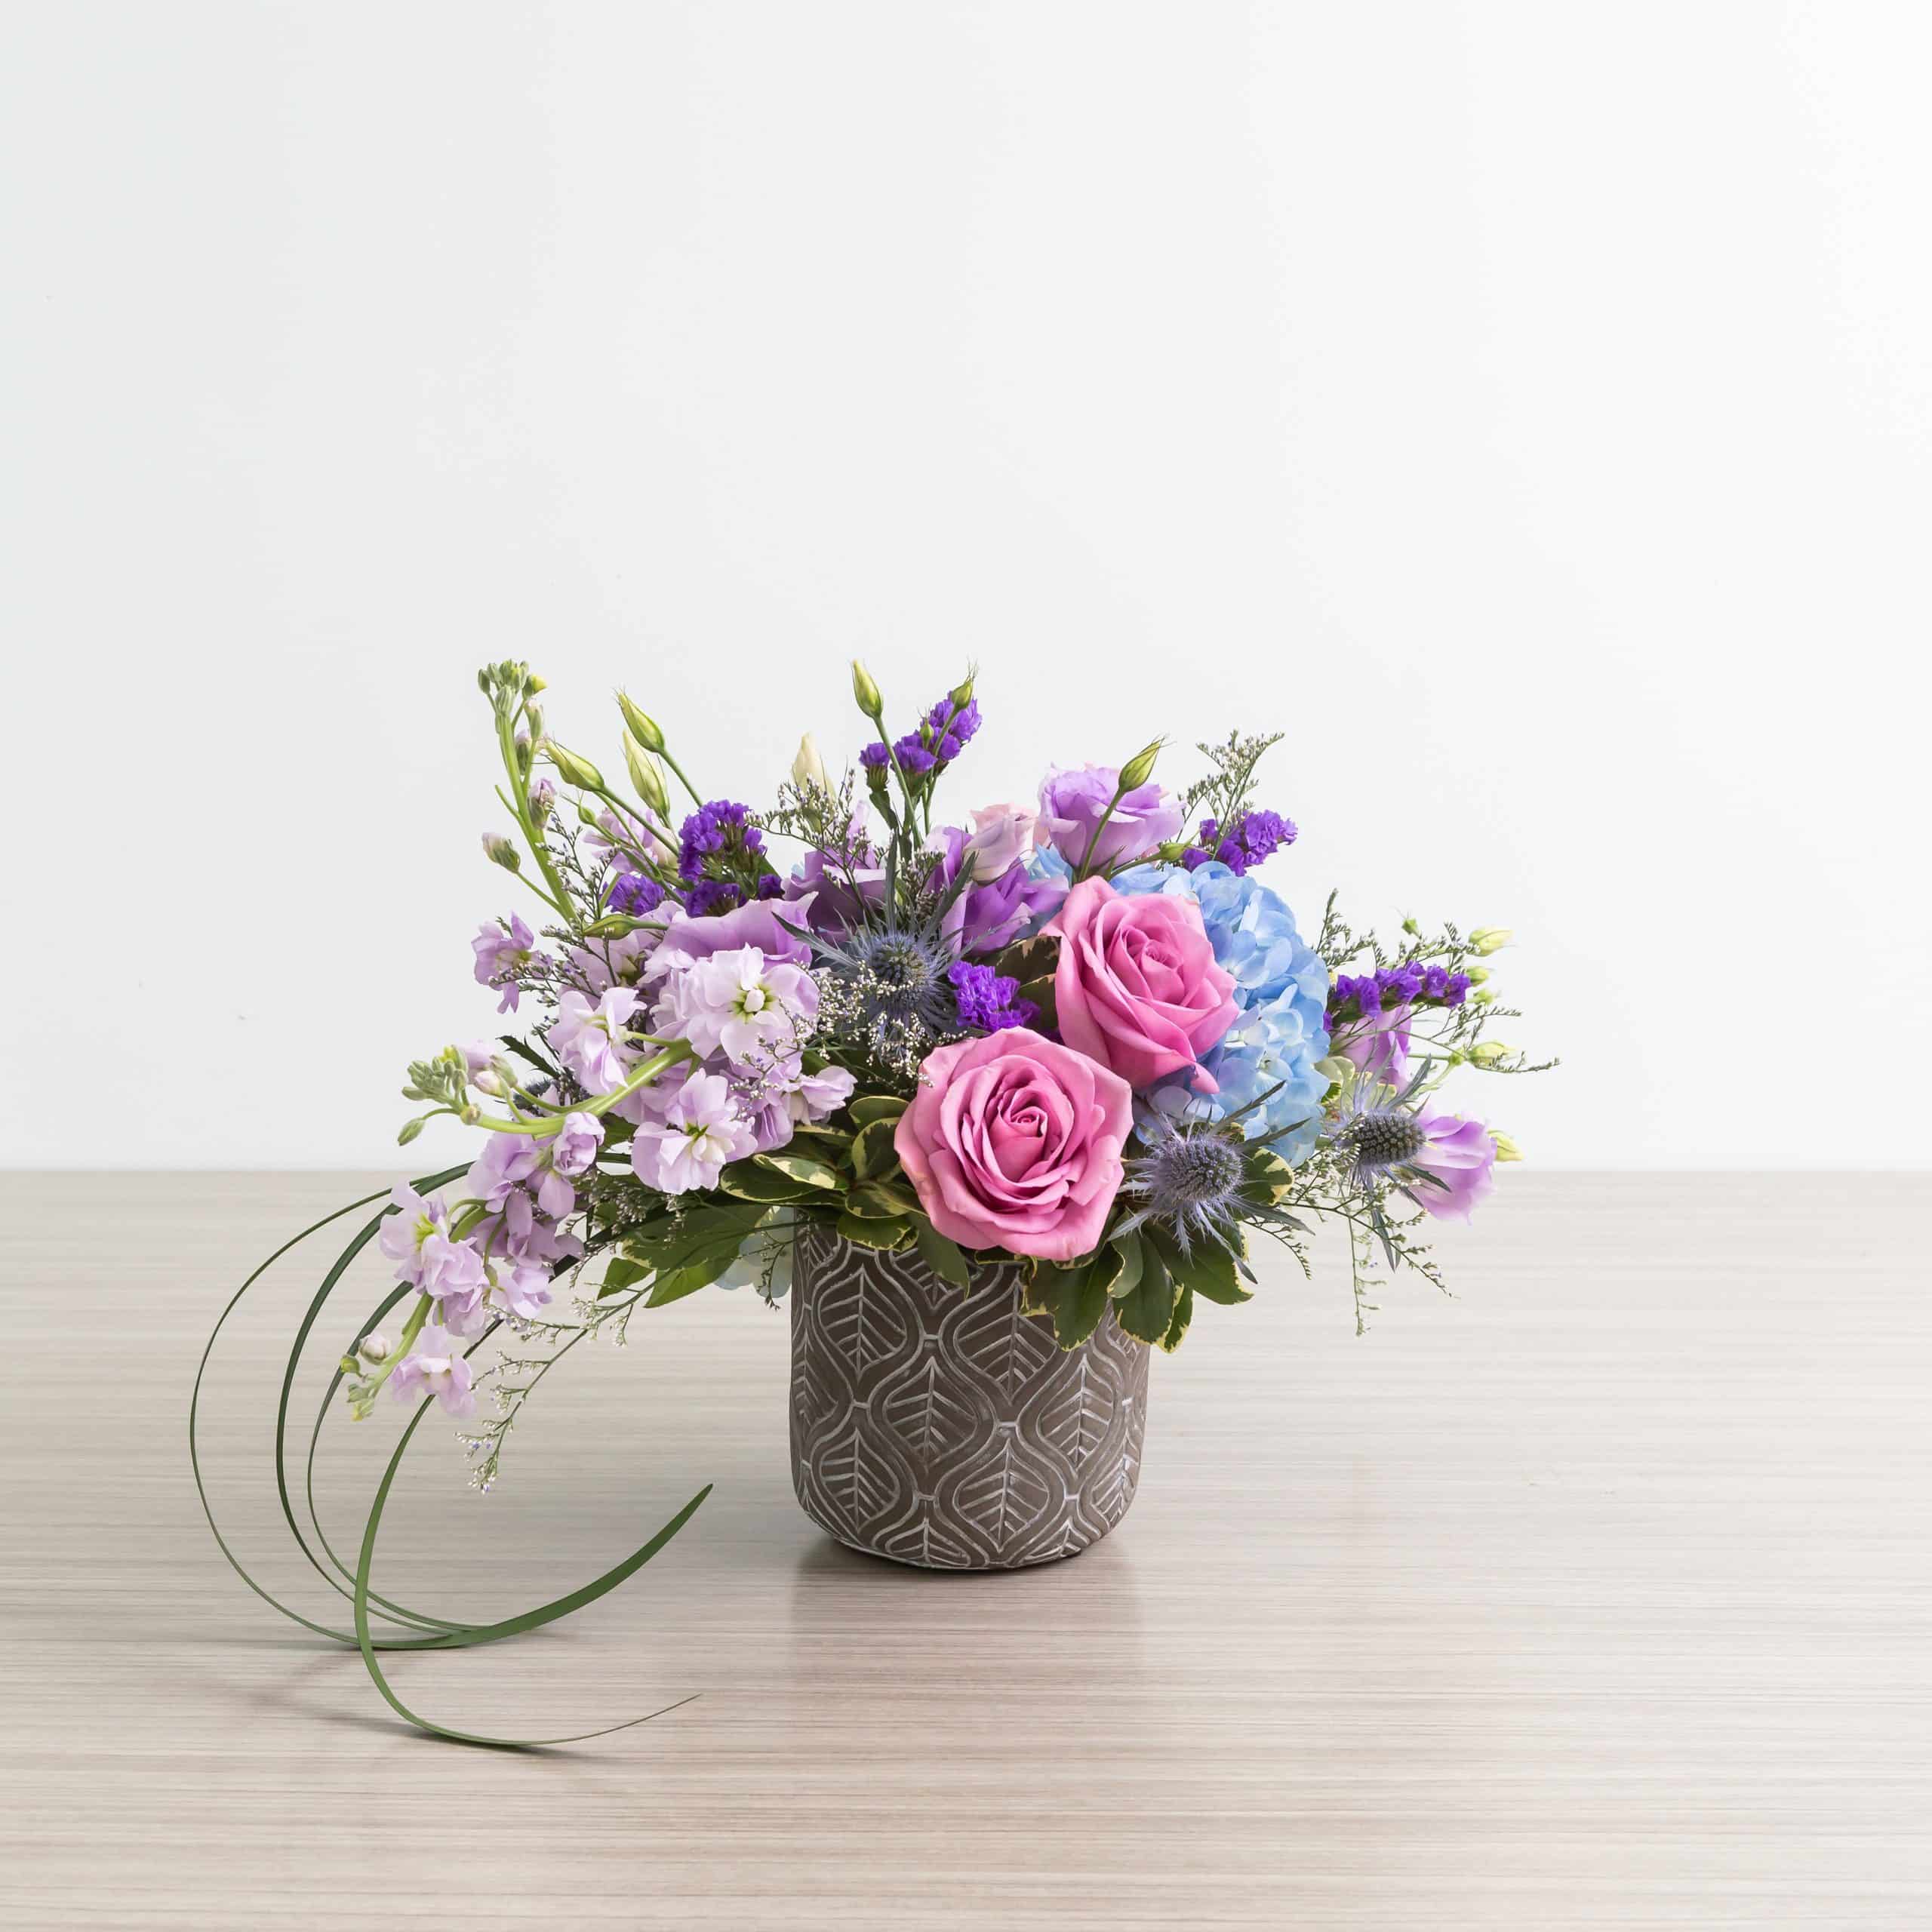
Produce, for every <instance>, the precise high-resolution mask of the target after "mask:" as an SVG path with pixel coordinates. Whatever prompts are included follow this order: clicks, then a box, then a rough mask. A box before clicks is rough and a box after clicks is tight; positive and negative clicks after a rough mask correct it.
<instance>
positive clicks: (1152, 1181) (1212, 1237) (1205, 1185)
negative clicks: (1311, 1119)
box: [1119, 1111, 1251, 1254]
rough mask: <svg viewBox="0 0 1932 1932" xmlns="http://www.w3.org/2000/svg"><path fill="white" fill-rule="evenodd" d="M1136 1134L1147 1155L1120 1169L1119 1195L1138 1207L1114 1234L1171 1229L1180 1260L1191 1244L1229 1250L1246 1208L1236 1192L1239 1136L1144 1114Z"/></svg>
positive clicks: (1242, 1172)
mask: <svg viewBox="0 0 1932 1932" xmlns="http://www.w3.org/2000/svg"><path fill="white" fill-rule="evenodd" d="M1140 1136H1141V1139H1142V1140H1143V1143H1144V1144H1145V1145H1146V1149H1147V1151H1146V1153H1144V1154H1138V1155H1135V1156H1134V1158H1132V1159H1131V1160H1130V1161H1127V1162H1126V1163H1125V1167H1126V1178H1125V1179H1124V1180H1123V1181H1122V1182H1121V1192H1122V1193H1123V1194H1128V1195H1133V1196H1134V1198H1135V1199H1136V1201H1137V1207H1135V1210H1134V1213H1133V1214H1131V1215H1130V1216H1129V1217H1128V1218H1127V1220H1125V1221H1124V1222H1122V1223H1121V1227H1120V1229H1119V1232H1121V1233H1123V1234H1127V1233H1131V1232H1133V1231H1134V1230H1135V1229H1137V1228H1140V1227H1142V1226H1145V1225H1146V1223H1148V1222H1149V1221H1158V1222H1161V1223H1164V1224H1165V1225H1166V1226H1169V1227H1171V1228H1172V1229H1173V1230H1174V1238H1175V1240H1176V1241H1177V1242H1178V1243H1179V1244H1180V1250H1181V1252H1182V1253H1183V1254H1187V1253H1189V1251H1191V1250H1192V1247H1193V1244H1195V1242H1196V1241H1215V1242H1218V1243H1219V1244H1220V1245H1221V1246H1223V1247H1229V1246H1231V1245H1232V1237H1233V1233H1234V1228H1235V1223H1236V1222H1237V1221H1238V1220H1240V1219H1241V1218H1242V1214H1243V1210H1244V1208H1246V1207H1250V1206H1251V1204H1250V1203H1249V1202H1248V1201H1247V1200H1246V1199H1245V1198H1244V1195H1243V1194H1242V1192H1241V1189H1242V1188H1243V1186H1244V1184H1245V1183H1246V1181H1247V1162H1246V1159H1245V1155H1244V1149H1243V1147H1242V1145H1241V1139H1240V1136H1239V1130H1238V1129H1235V1130H1232V1131H1231V1130H1229V1129H1227V1128H1223V1127H1220V1126H1218V1125H1215V1124H1210V1123H1207V1122H1201V1121H1190V1122H1185V1123H1177V1122H1176V1121H1174V1120H1172V1119H1171V1118H1169V1117H1168V1115H1165V1114H1164V1113H1161V1112H1154V1111H1150V1112H1148V1113H1147V1114H1146V1115H1144V1116H1143V1118H1142V1120H1141V1121H1140Z"/></svg>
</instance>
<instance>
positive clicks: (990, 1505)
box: [952, 1429, 1054, 1549]
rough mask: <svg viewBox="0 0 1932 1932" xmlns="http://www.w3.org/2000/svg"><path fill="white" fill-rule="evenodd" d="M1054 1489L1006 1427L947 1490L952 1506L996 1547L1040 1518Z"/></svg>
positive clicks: (1050, 1502) (1052, 1495)
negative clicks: (964, 1474) (955, 1485)
mask: <svg viewBox="0 0 1932 1932" xmlns="http://www.w3.org/2000/svg"><path fill="white" fill-rule="evenodd" d="M1053 1502H1054V1489H1053V1487H1052V1485H1051V1484H1049V1483H1048V1481H1046V1480H1045V1478H1044V1476H1043V1475H1042V1474H1041V1472H1040V1471H1039V1470H1038V1469H1036V1468H1035V1466H1033V1463H1032V1460H1031V1459H1030V1458H1029V1457H1027V1456H1026V1455H1025V1454H1023V1452H1022V1451H1021V1450H1020V1446H1019V1444H1018V1443H1017V1441H1015V1440H1014V1436H1013V1435H1012V1433H1011V1431H1010V1430H1006V1429H1002V1430H1001V1432H999V1434H998V1435H997V1436H995V1438H994V1439H993V1440H992V1442H990V1443H989V1444H987V1446H986V1449H985V1450H984V1451H982V1453H981V1454H980V1455H979V1456H978V1457H975V1459H974V1464H973V1467H972V1469H971V1471H970V1472H968V1474H967V1475H966V1476H965V1477H964V1478H963V1479H962V1480H961V1481H960V1482H959V1484H958V1486H957V1487H955V1489H954V1491H953V1492H952V1504H953V1506H954V1508H955V1509H957V1510H958V1512H959V1514H960V1515H961V1516H962V1517H964V1518H965V1520H966V1521H968V1522H969V1523H971V1524H973V1526H974V1527H975V1528H976V1529H977V1530H978V1531H980V1534H982V1535H983V1537H985V1538H986V1540H987V1542H989V1543H991V1544H992V1546H993V1547H994V1548H995V1549H1001V1548H1003V1547H1004V1545H1005V1544H1006V1543H1008V1541H1009V1540H1011V1538H1012V1537H1013V1536H1014V1534H1016V1533H1017V1532H1018V1531H1022V1530H1024V1529H1026V1528H1029V1527H1031V1526H1032V1524H1035V1523H1037V1522H1038V1521H1039V1520H1040V1519H1041V1517H1043V1516H1044V1515H1046V1514H1047V1512H1048V1510H1049V1509H1050V1508H1051V1506H1052V1504H1053Z"/></svg>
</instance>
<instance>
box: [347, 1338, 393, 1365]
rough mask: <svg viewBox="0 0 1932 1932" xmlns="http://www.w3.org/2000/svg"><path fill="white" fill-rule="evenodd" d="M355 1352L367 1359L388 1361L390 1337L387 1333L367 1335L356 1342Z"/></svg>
mask: <svg viewBox="0 0 1932 1932" xmlns="http://www.w3.org/2000/svg"><path fill="white" fill-rule="evenodd" d="M355 1352H356V1353H357V1354H358V1355H360V1356H361V1358H362V1359H363V1360H364V1361H388V1360H389V1337H387V1336H386V1335H365V1336H364V1337H362V1339H361V1341H359V1342H358V1343H356V1345H355Z"/></svg>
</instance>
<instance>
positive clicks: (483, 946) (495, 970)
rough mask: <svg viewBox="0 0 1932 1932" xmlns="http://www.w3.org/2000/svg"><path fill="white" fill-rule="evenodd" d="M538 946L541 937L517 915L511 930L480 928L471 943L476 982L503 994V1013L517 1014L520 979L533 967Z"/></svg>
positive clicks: (499, 1007) (499, 1004) (499, 1005)
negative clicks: (531, 961)
mask: <svg viewBox="0 0 1932 1932" xmlns="http://www.w3.org/2000/svg"><path fill="white" fill-rule="evenodd" d="M536 944H537V935H536V934H534V933H533V932H532V931H531V930H530V928H528V926H526V925H525V924H524V923H523V921H522V920H521V918H518V915H516V914H515V913H514V912H512V914H511V915H510V917H509V928H508V929H507V930H506V929H505V928H503V926H501V925H494V926H491V925H485V926H480V927H478V928H477V933H476V937H475V938H474V939H473V940H471V941H470V942H469V949H470V950H471V951H472V952H474V953H475V955H476V983H477V984H478V986H489V987H491V988H494V989H500V991H501V992H502V993H503V998H502V999H501V1000H500V1001H498V1002H497V1011H498V1012H499V1013H514V1012H515V1011H516V1008H517V1001H518V999H519V998H521V993H522V989H521V987H519V986H518V984H517V982H516V976H517V974H519V973H520V972H521V971H523V969H524V968H525V967H526V966H528V964H530V958H531V952H532V951H533V949H534V948H535V946H536Z"/></svg>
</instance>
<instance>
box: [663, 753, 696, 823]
mask: <svg viewBox="0 0 1932 1932" xmlns="http://www.w3.org/2000/svg"><path fill="white" fill-rule="evenodd" d="M657 755H658V756H659V757H660V758H662V759H663V761H664V762H665V763H666V764H668V765H669V767H670V768H671V770H672V774H674V775H675V777H676V779H677V781H678V783H679V784H680V785H681V786H683V787H684V788H685V790H686V791H687V792H689V793H690V794H691V803H692V804H694V805H696V806H697V808H698V810H699V811H703V809H704V799H703V796H702V795H701V794H700V792H699V791H698V789H697V786H695V785H694V784H693V783H691V780H689V779H688V778H687V777H685V768H684V767H683V766H682V765H681V764H679V763H678V761H677V760H676V759H675V758H673V757H672V755H671V754H670V753H669V752H668V751H662V752H659V753H658V754H657Z"/></svg>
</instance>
